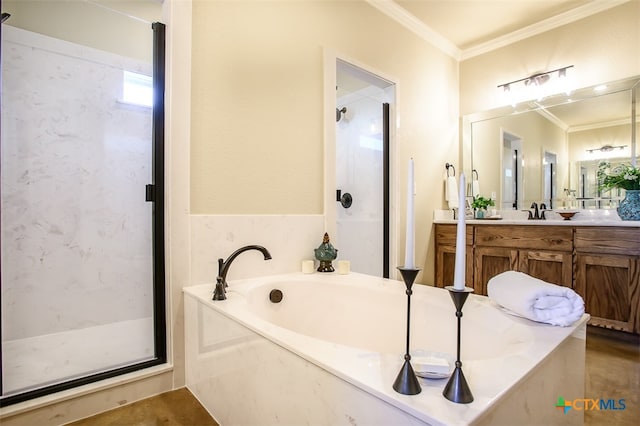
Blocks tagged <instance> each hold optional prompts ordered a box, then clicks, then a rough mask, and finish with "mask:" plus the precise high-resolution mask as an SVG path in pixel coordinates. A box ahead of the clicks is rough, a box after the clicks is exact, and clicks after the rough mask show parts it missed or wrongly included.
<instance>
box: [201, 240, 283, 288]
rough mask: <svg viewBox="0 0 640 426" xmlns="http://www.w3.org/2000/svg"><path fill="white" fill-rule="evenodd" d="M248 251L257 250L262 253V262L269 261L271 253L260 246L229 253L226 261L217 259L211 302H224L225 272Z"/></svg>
mask: <svg viewBox="0 0 640 426" xmlns="http://www.w3.org/2000/svg"><path fill="white" fill-rule="evenodd" d="M249 250H257V251H259V252H261V253H262V255H263V256H264V260H269V259H271V253H269V250H267V249H266V248H264V247H262V246H256V245H250V246H244V247H240V248H239V249H238V250H236V251H234V252H233V253H231V255H230V256H229V257H228V258H227V260H223V259H221V258H220V259H218V276H217V277H216V287H215V290H214V293H213V300H225V299H226V298H227V291H226V288H227V272H229V266H231V262H233V260H234V259H235V258H236V257H238V255H239V254H241V253H244V252H245V251H249Z"/></svg>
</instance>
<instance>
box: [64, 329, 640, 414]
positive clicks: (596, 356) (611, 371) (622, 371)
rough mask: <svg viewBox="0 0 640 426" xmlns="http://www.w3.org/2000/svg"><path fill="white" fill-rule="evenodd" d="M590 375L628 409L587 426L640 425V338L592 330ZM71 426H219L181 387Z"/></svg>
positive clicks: (600, 392) (601, 394) (590, 392)
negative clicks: (621, 400)
mask: <svg viewBox="0 0 640 426" xmlns="http://www.w3.org/2000/svg"><path fill="white" fill-rule="evenodd" d="M585 374H586V380H585V383H586V390H585V398H587V399H607V400H608V399H614V400H616V401H618V400H620V399H624V400H625V405H626V408H625V409H624V410H602V411H594V410H588V411H585V425H587V426H601V425H602V426H605V425H606V426H609V425H615V426H626V425H634V426H635V425H637V424H639V423H640V336H637V335H630V334H626V333H619V332H614V331H611V330H603V329H598V328H595V327H589V329H588V331H587V355H586V373H585ZM549 403H550V404H552V403H553V402H549ZM618 406H619V405H618ZM70 425H73V426H97V425H100V426H125V425H126V426H159V425H177V426H181V425H185V426H187V425H189V426H215V425H217V423H216V422H215V421H214V420H213V419H212V418H211V416H210V415H209V414H208V413H207V411H206V410H205V409H204V408H203V407H202V406H201V405H200V403H199V402H198V401H197V400H196V399H195V398H194V397H193V395H192V394H191V392H189V390H188V389H186V388H182V389H178V390H175V391H172V392H167V393H164V394H162V395H158V396H155V397H152V398H148V399H145V400H142V401H138V402H135V403H133V404H130V405H127V406H125V407H121V408H117V409H115V410H112V411H108V412H106V413H102V414H98V415H96V416H93V417H89V418H87V419H84V420H81V421H77V422H74V423H70ZM512 426H517V425H512Z"/></svg>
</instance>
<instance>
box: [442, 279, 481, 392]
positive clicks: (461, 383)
mask: <svg viewBox="0 0 640 426" xmlns="http://www.w3.org/2000/svg"><path fill="white" fill-rule="evenodd" d="M445 288H446V289H447V290H449V295H450V296H451V300H453V304H454V305H455V307H456V317H458V339H457V354H456V368H455V369H454V370H453V373H452V374H451V377H450V378H449V381H448V382H447V385H446V386H445V387H444V390H443V391H442V395H444V397H445V398H447V399H448V400H449V401H453V402H457V403H459V404H468V403H470V402H473V394H472V393H471V389H469V385H468V384H467V379H465V377H464V373H463V372H462V362H460V326H461V322H462V307H463V306H464V302H466V301H467V297H468V296H469V294H470V293H473V289H472V288H469V287H465V288H464V289H463V290H456V289H455V288H454V287H453V286H447V287H445Z"/></svg>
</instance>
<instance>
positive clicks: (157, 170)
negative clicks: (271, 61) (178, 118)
mask: <svg viewBox="0 0 640 426" xmlns="http://www.w3.org/2000/svg"><path fill="white" fill-rule="evenodd" d="M121 3H122V4H123V5H124V4H125V3H135V2H121ZM138 3H140V2H138ZM149 3H150V7H155V8H159V7H160V6H159V3H157V2H149ZM150 10H151V9H148V10H147V12H149V11H150ZM2 12H3V13H8V14H10V16H7V19H6V20H5V21H4V22H3V23H2V32H1V36H2V46H1V49H2V50H1V53H2V56H1V60H2V64H1V65H2V69H1V76H2V93H1V97H2V115H1V144H0V195H1V197H0V203H1V205H0V207H1V209H0V243H1V244H0V250H1V258H0V266H1V286H2V288H1V290H2V292H1V320H2V335H1V336H2V341H1V345H2V346H1V354H2V358H1V361H2V377H1V397H0V405H2V406H4V405H9V404H12V403H16V402H21V401H24V400H27V399H31V398H35V397H38V396H41V395H45V394H49V393H54V392H58V391H60V390H64V389H68V388H71V387H74V386H79V385H83V384H86V383H89V382H93V381H97V380H100V379H103V378H107V377H112V376H115V375H117V374H123V373H127V372H131V371H134V370H137V369H140V368H145V367H148V366H151V365H156V364H160V363H163V362H166V341H165V340H166V339H165V330H166V327H165V318H164V316H165V308H164V258H163V257H164V246H163V244H164V243H163V240H164V237H163V231H162V229H163V219H162V217H163V208H162V206H163V203H164V198H163V195H162V194H163V191H164V189H163V188H164V185H163V177H162V175H163V166H162V163H163V155H162V150H163V141H162V139H163V130H162V128H163V125H164V123H163V115H164V112H163V89H162V87H163V85H164V71H163V66H164V26H163V25H162V24H159V23H154V24H152V23H151V22H148V21H146V20H145V19H143V18H140V17H139V16H135V14H136V13H138V12H139V11H136V10H134V9H126V8H124V9H122V8H121V9H110V8H108V7H105V6H104V5H102V4H99V2H95V3H94V2H84V1H71V2H69V1H67V2H62V1H47V2H43V1H32V2H17V1H6V0H4V1H3V2H2ZM158 12H159V9H158ZM138 15H139V14H138ZM43 17H46V19H43Z"/></svg>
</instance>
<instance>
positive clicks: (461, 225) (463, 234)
mask: <svg viewBox="0 0 640 426" xmlns="http://www.w3.org/2000/svg"><path fill="white" fill-rule="evenodd" d="M464 189H465V182H464V173H460V193H459V194H458V196H459V198H458V228H457V234H456V263H455V269H454V275H453V288H454V289H455V290H464V281H465V277H464V275H465V269H466V265H465V263H466V262H465V257H466V256H465V252H466V248H467V241H466V239H467V228H466V225H465V222H464V214H465V210H466V208H465V207H466V200H465V196H464Z"/></svg>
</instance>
